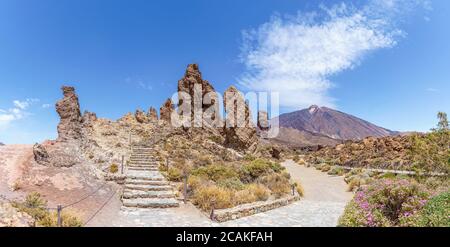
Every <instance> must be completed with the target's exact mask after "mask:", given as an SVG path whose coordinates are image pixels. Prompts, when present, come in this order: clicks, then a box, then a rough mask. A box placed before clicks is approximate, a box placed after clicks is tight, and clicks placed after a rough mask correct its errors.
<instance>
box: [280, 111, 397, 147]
mask: <svg viewBox="0 0 450 247" xmlns="http://www.w3.org/2000/svg"><path fill="white" fill-rule="evenodd" d="M279 121H280V127H282V128H290V129H295V130H298V131H300V132H304V133H305V132H310V133H314V134H320V135H323V136H326V137H329V138H331V139H333V140H361V139H363V138H365V137H368V136H373V137H384V136H391V135H397V134H400V133H399V132H396V131H391V130H388V129H385V128H382V127H379V126H377V125H375V124H372V123H370V122H368V121H365V120H363V119H360V118H357V117H355V116H352V115H350V114H347V113H344V112H340V111H337V110H333V109H330V108H327V107H319V106H316V105H312V106H310V107H309V108H307V109H303V110H300V111H295V112H291V113H286V114H282V115H280V116H279ZM291 138H293V137H291ZM322 140H323V139H322ZM325 142H326V141H325ZM331 142H332V141H331ZM318 144H322V143H318Z"/></svg>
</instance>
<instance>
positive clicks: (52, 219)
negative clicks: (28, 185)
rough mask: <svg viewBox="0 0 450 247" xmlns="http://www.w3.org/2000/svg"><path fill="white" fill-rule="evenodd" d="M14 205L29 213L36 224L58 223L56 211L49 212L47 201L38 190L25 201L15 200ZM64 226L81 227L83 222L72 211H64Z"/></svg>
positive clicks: (49, 224) (44, 225) (48, 224)
mask: <svg viewBox="0 0 450 247" xmlns="http://www.w3.org/2000/svg"><path fill="white" fill-rule="evenodd" d="M13 206H14V207H16V208H17V209H18V210H19V211H21V212H24V213H27V214H28V215H30V216H31V217H32V218H33V219H34V220H35V222H36V225H38V226H43V227H55V226H57V225H58V217H57V213H56V212H52V213H50V212H48V211H47V209H46V207H47V201H46V200H44V199H42V198H41V195H40V194H39V193H37V192H32V193H30V194H28V195H27V196H26V197H25V201H23V202H15V203H13ZM61 219H62V226H63V227H79V226H82V222H81V220H80V219H78V218H77V217H76V216H74V215H73V214H72V213H70V212H67V211H64V210H63V211H62V214H61Z"/></svg>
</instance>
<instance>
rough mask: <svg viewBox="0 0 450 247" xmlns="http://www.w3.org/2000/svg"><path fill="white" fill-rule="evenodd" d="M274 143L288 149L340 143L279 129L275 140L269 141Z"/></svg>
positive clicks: (303, 132) (331, 139) (309, 134)
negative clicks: (285, 146) (288, 147)
mask: <svg viewBox="0 0 450 247" xmlns="http://www.w3.org/2000/svg"><path fill="white" fill-rule="evenodd" d="M271 141H272V142H274V143H280V144H284V145H287V146H290V147H295V148H298V147H312V146H318V145H320V146H335V145H337V144H340V143H341V142H342V141H341V140H337V139H333V138H330V137H328V136H325V135H322V134H318V133H312V132H309V131H305V130H297V129H293V128H284V127H281V128H280V131H279V134H278V136H277V137H276V138H274V139H271Z"/></svg>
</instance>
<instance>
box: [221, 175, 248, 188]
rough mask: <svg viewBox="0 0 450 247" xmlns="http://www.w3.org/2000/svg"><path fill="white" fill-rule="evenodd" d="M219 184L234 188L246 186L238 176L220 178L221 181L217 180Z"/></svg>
mask: <svg viewBox="0 0 450 247" xmlns="http://www.w3.org/2000/svg"><path fill="white" fill-rule="evenodd" d="M217 185H218V186H220V187H224V188H227V189H232V190H242V189H244V187H245V185H244V184H243V183H242V182H241V180H239V178H236V177H233V178H227V179H224V180H220V181H219V182H217Z"/></svg>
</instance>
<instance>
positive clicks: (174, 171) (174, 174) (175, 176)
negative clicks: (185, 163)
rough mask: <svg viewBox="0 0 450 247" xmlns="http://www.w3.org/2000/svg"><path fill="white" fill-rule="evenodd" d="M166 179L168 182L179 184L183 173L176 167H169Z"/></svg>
mask: <svg viewBox="0 0 450 247" xmlns="http://www.w3.org/2000/svg"><path fill="white" fill-rule="evenodd" d="M167 178H168V179H169V180H170V181H174V182H179V181H181V179H182V178H183V172H182V171H181V170H180V169H178V168H176V167H170V168H169V170H167Z"/></svg>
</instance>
